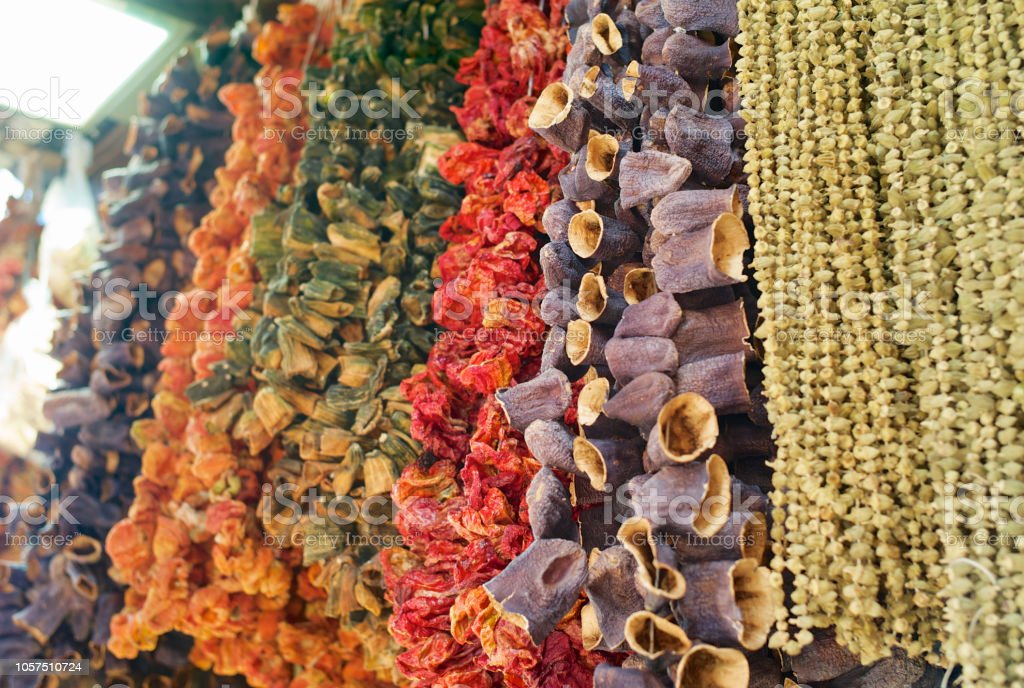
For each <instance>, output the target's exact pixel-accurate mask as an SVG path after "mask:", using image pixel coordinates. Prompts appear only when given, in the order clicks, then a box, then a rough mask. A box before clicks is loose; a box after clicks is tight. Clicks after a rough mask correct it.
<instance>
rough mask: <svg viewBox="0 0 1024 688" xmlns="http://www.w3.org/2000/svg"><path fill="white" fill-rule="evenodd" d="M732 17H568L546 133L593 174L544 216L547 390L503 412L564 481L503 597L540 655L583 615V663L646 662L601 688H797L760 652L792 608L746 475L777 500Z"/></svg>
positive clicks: (565, 180)
mask: <svg viewBox="0 0 1024 688" xmlns="http://www.w3.org/2000/svg"><path fill="white" fill-rule="evenodd" d="M713 5H714V7H706V6H701V5H699V4H698V3H691V2H647V3H637V4H636V5H632V4H628V5H614V6H612V5H608V6H606V5H605V4H603V3H589V4H588V3H578V4H573V3H570V5H569V7H568V8H567V19H568V21H569V25H570V32H571V35H573V36H574V39H573V48H572V51H571V53H570V55H569V58H568V61H567V62H568V66H567V69H566V74H565V77H564V80H563V81H562V82H558V83H555V84H552V85H550V86H548V87H547V88H545V89H544V91H543V92H542V93H541V95H540V98H539V100H538V103H537V104H536V106H535V107H534V109H533V111H532V113H531V116H530V121H529V123H530V126H531V127H532V128H533V129H534V130H535V131H536V132H538V133H539V134H540V135H541V136H543V137H544V138H545V139H546V140H547V141H548V142H550V143H552V144H554V145H557V146H559V147H561V148H563V149H564V150H566V151H567V152H570V153H572V154H573V157H572V159H571V162H570V164H569V166H568V167H566V168H565V169H564V170H563V171H562V172H561V174H560V175H559V177H560V182H561V188H562V192H563V194H564V195H565V200H563V201H560V202H558V203H556V204H555V205H553V206H551V208H550V209H549V211H548V212H547V213H546V214H545V217H544V225H545V229H546V230H547V233H548V235H549V236H550V237H551V239H552V242H551V243H550V244H548V245H547V246H545V247H544V249H543V250H542V252H541V265H542V267H543V270H544V279H545V282H546V284H547V287H548V288H549V289H550V290H551V291H550V292H549V293H548V295H547V296H546V297H545V299H544V302H543V304H542V305H541V314H542V317H544V319H545V321H546V323H547V324H548V325H549V326H551V327H552V336H550V337H549V339H548V344H549V346H548V347H547V348H546V350H545V355H544V360H543V362H542V365H541V373H540V375H539V376H537V377H535V378H534V379H533V380H530V381H527V382H521V383H520V384H518V385H516V386H512V387H509V388H506V389H502V390H499V391H498V395H497V396H498V399H499V401H500V404H501V406H502V408H503V411H504V412H505V413H506V415H507V416H508V418H509V420H510V422H511V423H512V425H513V426H514V427H516V428H518V429H520V430H522V431H524V434H525V439H526V442H527V444H528V446H529V449H530V450H531V452H532V454H533V455H534V456H535V457H536V458H537V459H538V460H539V461H540V463H541V464H542V465H543V466H544V468H542V470H541V471H540V472H539V473H537V475H536V476H535V477H534V479H533V481H532V483H531V485H530V488H529V490H528V498H527V499H528V506H529V519H530V526H531V530H532V534H533V536H534V541H533V544H531V545H530V547H529V548H528V549H527V550H526V551H525V552H523V553H522V554H521V555H520V556H519V557H517V558H516V559H515V560H514V561H513V562H512V563H511V564H510V565H509V566H508V568H507V569H505V571H503V572H501V573H500V574H499V575H497V576H495V577H494V578H493V579H492V580H490V581H489V582H487V583H486V585H485V589H486V591H487V593H488V601H489V603H490V604H491V605H492V606H493V607H494V608H495V609H496V610H497V611H498V612H499V613H500V614H501V616H502V617H504V618H505V619H507V620H509V621H512V622H513V623H515V624H517V625H519V626H521V627H523V628H525V630H526V631H527V633H529V635H530V636H531V638H532V639H533V640H534V641H535V642H540V641H542V640H543V639H544V638H545V637H546V635H547V634H548V633H550V630H551V628H552V627H553V626H554V625H555V624H556V623H558V621H559V620H560V619H561V618H562V617H563V616H564V615H566V614H570V616H576V615H577V614H578V617H577V618H578V619H579V622H580V624H581V630H582V640H583V644H584V647H585V648H587V649H588V650H595V651H606V652H620V653H622V652H624V653H628V654H629V657H628V659H627V660H626V662H625V663H624V664H623V666H621V667H620V666H616V664H617V663H618V662H609V663H605V664H602V665H600V666H599V667H598V668H597V671H596V672H595V674H594V685H600V686H620V685H636V686H641V685H643V686H656V685H659V686H660V685H676V686H719V685H722V686H724V685H730V686H732V685H748V684H750V685H775V684H777V683H779V682H780V681H781V677H782V674H781V666H780V665H779V663H778V661H777V660H776V659H774V658H773V657H771V656H770V655H767V654H763V653H761V652H760V650H761V649H762V648H763V647H764V646H765V644H766V641H767V638H768V631H769V630H770V627H771V622H772V619H773V618H774V617H773V614H774V612H773V609H774V607H775V606H776V605H777V604H778V600H779V599H780V597H781V584H780V583H779V582H776V581H774V580H773V578H772V576H771V574H770V571H769V570H768V569H767V568H766V567H764V566H762V565H761V563H762V562H761V560H762V558H763V556H764V553H765V550H766V547H767V518H766V514H765V507H766V505H767V499H766V498H765V497H764V495H763V493H761V492H760V490H759V488H758V487H757V486H755V485H753V484H745V483H743V482H742V481H741V480H739V479H737V478H736V477H734V476H731V475H730V465H731V467H732V469H733V470H734V471H736V472H740V473H742V474H744V475H745V476H749V477H750V479H752V480H757V481H759V482H761V483H762V484H763V483H764V482H765V481H766V474H765V471H764V460H765V459H766V458H768V457H770V455H771V451H772V447H771V443H770V440H769V434H770V430H769V429H768V428H766V427H764V425H765V419H764V418H763V414H762V413H760V411H759V404H758V398H757V393H756V389H754V388H755V387H756V384H757V376H758V365H757V363H756V356H755V353H754V350H753V349H752V348H751V346H750V344H749V343H748V342H747V338H748V337H749V329H748V323H747V320H748V316H747V310H746V309H745V307H744V301H743V299H744V297H745V296H748V293H747V291H746V290H745V289H744V288H743V286H742V283H743V282H744V281H745V280H746V277H745V275H744V270H743V253H744V251H745V250H746V249H747V248H749V239H748V234H747V228H746V227H745V226H744V223H743V220H742V218H743V213H744V210H743V203H742V200H741V199H742V196H744V195H745V193H744V189H743V188H741V187H739V186H737V183H738V182H742V181H743V177H742V174H741V173H740V172H739V171H738V168H739V164H738V154H739V153H738V151H741V150H742V144H741V142H740V141H739V140H738V139H737V137H736V136H735V130H736V128H741V127H742V123H741V122H740V120H738V118H736V117H735V111H736V110H737V109H738V107H739V104H738V102H737V100H736V93H735V88H734V84H733V80H732V38H733V37H735V36H736V34H737V32H738V27H737V26H736V21H737V19H736V8H735V5H731V4H730V3H728V2H722V3H713ZM712 93H714V94H716V95H711V94H712ZM723 106H724V113H723V112H722V110H723ZM715 108H718V109H719V112H717V113H715V114H717V116H712V114H709V113H711V112H713V111H714V109H715ZM734 142H736V146H737V148H736V150H735V151H734V146H733V143H734ZM752 389H754V393H753V394H752V391H751V390H752ZM570 405H571V406H570ZM564 421H573V424H574V425H576V427H575V428H572V427H571V426H570V425H569V424H567V423H565V422H564ZM723 457H725V458H724V459H723ZM727 462H728V464H727ZM556 471H557V473H556ZM558 475H567V477H568V480H569V489H567V488H566V487H565V484H564V482H563V480H562V479H560V478H559V477H558ZM679 499H683V500H689V501H692V502H693V504H691V505H690V506H689V509H688V510H686V513H680V512H679V510H678V509H673V508H666V507H668V506H669V505H671V504H673V503H675V502H673V500H676V501H678V500H679ZM689 501H688V502H687V503H689ZM713 503H717V504H718V505H719V508H718V511H717V513H716V514H714V515H713V516H712V514H710V513H708V511H709V508H710V505H711V504H713ZM574 516H575V517H576V518H575V519H574ZM575 521H578V523H577V522H575ZM582 592H585V593H586V597H585V605H584V606H582V607H579V600H580V596H581V593H582ZM577 608H578V612H574V610H575V609H577Z"/></svg>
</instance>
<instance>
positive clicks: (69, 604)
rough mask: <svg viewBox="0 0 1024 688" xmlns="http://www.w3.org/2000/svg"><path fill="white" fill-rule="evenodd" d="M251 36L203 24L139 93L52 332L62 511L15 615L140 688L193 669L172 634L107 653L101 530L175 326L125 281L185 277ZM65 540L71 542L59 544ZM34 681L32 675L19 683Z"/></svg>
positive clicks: (46, 644) (135, 463) (52, 399)
mask: <svg viewBox="0 0 1024 688" xmlns="http://www.w3.org/2000/svg"><path fill="white" fill-rule="evenodd" d="M246 39H247V37H246V36H235V37H231V36H229V35H228V34H227V33H224V32H214V33H212V34H210V35H209V36H207V37H206V38H205V39H204V45H202V46H201V47H202V52H203V54H204V55H205V60H206V62H205V64H203V65H200V64H198V63H197V61H196V59H195V54H194V52H193V51H192V50H189V51H187V52H185V53H183V54H182V55H181V56H179V57H178V58H177V59H176V60H175V62H174V63H173V64H172V65H171V66H170V67H169V68H168V69H167V70H166V71H165V73H164V74H163V75H162V77H161V79H160V80H159V81H158V82H157V84H156V85H155V86H154V88H153V90H152V91H151V92H150V93H149V94H147V95H146V96H145V97H144V98H143V101H142V115H141V116H140V117H139V118H138V119H137V120H136V121H135V122H134V123H133V127H132V131H131V135H130V137H129V141H128V144H127V152H128V154H129V155H130V156H131V157H130V161H129V164H128V166H127V167H126V168H123V169H116V170H109V171H107V172H106V173H104V175H103V188H102V191H101V209H100V210H101V213H100V214H101V217H102V219H103V223H104V237H103V241H104V243H103V244H102V245H101V247H100V257H101V262H100V263H99V266H98V267H97V268H96V270H95V271H94V272H93V274H92V275H91V278H92V279H91V281H90V283H89V284H87V285H85V297H86V298H85V300H86V304H85V308H83V309H81V310H73V311H69V312H65V313H64V314H63V317H62V324H61V327H60V329H59V330H58V333H57V335H56V338H55V342H54V355H55V356H56V357H57V358H58V359H59V360H60V361H61V363H62V369H61V372H60V379H61V381H62V384H63V385H64V387H63V388H62V389H58V390H56V391H54V392H53V393H51V394H50V395H48V397H47V399H46V401H45V404H44V413H45V414H46V415H47V416H48V417H49V418H50V419H51V420H52V421H53V422H54V423H55V425H56V426H57V433H55V434H43V435H40V437H39V439H38V441H37V445H36V450H37V451H38V452H39V453H41V454H42V455H44V456H45V457H47V459H49V461H50V465H51V466H52V472H51V473H50V479H49V482H50V483H52V484H54V485H55V486H57V487H58V488H59V490H60V492H59V497H60V499H61V505H63V506H64V507H65V508H58V506H57V504H53V503H49V504H48V505H47V507H46V508H47V509H49V510H50V516H51V518H50V519H48V521H47V523H46V525H44V526H41V527H39V528H37V529H35V530H34V532H33V533H32V535H33V536H34V537H35V539H36V540H37V541H38V542H37V543H33V544H31V545H30V547H29V549H28V551H27V553H26V557H25V559H24V560H23V561H21V562H19V564H20V565H21V566H24V568H23V569H16V570H12V574H11V576H9V577H8V578H9V580H15V579H17V580H19V581H21V582H24V583H26V584H27V585H28V586H30V588H28V589H26V588H23V590H24V591H25V595H26V599H27V602H28V604H27V606H26V607H25V608H24V609H22V610H21V611H19V612H17V613H16V614H14V615H13V617H12V622H13V624H14V626H15V627H17V628H21V629H23V630H24V631H26V632H27V633H28V634H29V635H31V636H32V637H33V638H34V639H35V641H36V642H37V643H38V644H39V645H40V646H41V648H40V649H39V650H38V654H37V653H35V652H33V653H31V654H36V656H38V657H41V658H52V659H82V660H87V661H89V662H91V668H92V671H93V674H92V677H93V679H94V680H95V679H100V680H103V681H104V682H110V683H124V684H127V685H138V683H139V681H140V680H141V677H143V676H149V677H150V678H149V679H148V680H149V684H152V685H163V684H166V685H170V683H171V681H172V678H171V677H174V676H176V677H177V678H176V679H175V680H188V674H189V673H190V671H191V670H190V668H189V663H188V654H189V644H190V643H189V640H188V638H186V637H184V636H182V635H180V634H177V635H174V636H169V637H167V638H164V639H163V640H162V641H161V642H160V643H159V644H157V643H156V642H154V643H152V644H151V645H150V647H149V648H147V649H148V650H152V652H149V651H147V652H144V653H142V654H136V655H134V656H133V657H132V658H130V661H126V660H124V659H121V658H118V657H116V656H114V655H112V654H110V653H108V651H107V641H108V639H109V637H110V628H109V627H110V622H111V619H112V617H113V615H114V614H115V612H117V611H118V610H119V609H120V608H121V606H122V604H123V600H122V597H123V595H130V592H129V593H123V592H122V591H121V589H120V588H119V584H120V583H121V581H120V580H119V579H118V578H117V577H116V575H113V574H112V573H110V572H109V570H108V569H109V560H108V558H107V557H108V555H111V554H112V552H110V551H109V550H107V551H104V548H103V541H104V538H105V537H106V536H107V534H108V531H110V530H111V528H112V526H113V525H114V524H115V522H116V521H117V519H118V518H121V517H122V516H124V515H125V514H126V513H128V512H130V511H131V510H132V509H134V508H137V506H138V505H139V503H140V502H141V503H143V504H144V503H145V502H146V498H147V496H146V495H145V494H144V490H143V489H141V488H140V486H139V485H138V484H136V483H135V482H134V479H135V478H136V476H137V475H138V473H139V469H140V462H141V459H140V456H139V451H138V448H137V446H136V444H135V443H134V442H133V439H132V437H131V435H130V425H131V423H132V421H133V420H134V419H137V418H141V417H146V416H149V415H150V414H151V413H154V412H157V411H155V410H154V404H153V403H152V402H151V398H152V395H153V393H154V391H155V390H154V388H155V386H156V383H157V375H158V367H159V359H160V357H159V347H160V341H161V336H162V333H163V332H166V331H170V332H173V331H174V329H175V321H174V320H173V319H169V320H167V321H166V322H165V321H164V320H162V318H161V317H159V316H158V315H154V311H155V310H156V309H154V308H153V306H154V304H153V303H152V302H150V303H139V302H138V301H137V298H136V297H137V294H132V293H130V292H131V291H132V290H134V289H135V288H136V287H139V286H141V285H145V286H146V287H147V288H148V289H149V290H150V291H149V293H150V294H153V293H154V291H155V293H157V294H160V293H162V292H163V291H165V290H168V289H170V288H172V287H174V286H177V285H180V284H181V283H183V282H184V281H185V280H186V279H187V273H188V272H189V270H190V269H191V262H190V261H189V259H188V257H187V256H186V255H185V254H184V253H183V251H182V250H181V241H182V239H183V236H184V234H186V233H187V232H188V231H189V230H190V229H191V228H192V225H193V223H194V222H196V221H198V219H199V217H200V216H201V215H202V214H203V213H205V212H206V211H207V210H208V209H209V200H208V193H209V182H210V181H211V180H212V177H213V173H214V169H215V167H216V165H217V164H218V163H219V161H220V160H221V159H222V157H223V153H224V150H225V149H226V147H227V142H228V127H229V124H230V116H229V114H228V113H227V112H226V111H225V110H224V108H223V106H222V105H221V104H220V103H218V102H217V99H216V90H217V88H218V87H219V86H220V85H221V84H223V83H226V82H230V81H233V80H238V79H244V78H248V77H249V76H251V74H252V72H253V66H252V64H251V62H250V60H249V58H248V57H247V55H246V44H245V41H246ZM90 296H91V298H90ZM161 328H164V329H161ZM41 487H42V488H45V489H44V491H43V492H42V494H46V497H44V499H47V498H52V497H53V495H52V494H49V490H48V488H49V485H45V486H41ZM133 488H134V489H133ZM72 498H73V499H72ZM133 500H134V501H133ZM130 505H131V506H130ZM59 538H64V539H65V540H67V539H70V543H65V545H66V546H64V547H61V546H60V545H59V544H57V543H59V542H60V540H59ZM47 543H51V544H47ZM5 656H9V655H5ZM29 656H30V654H20V655H15V656H14V657H13V658H21V659H25V658H27V657H29ZM196 678H197V679H198V677H196ZM41 680H42V677H31V678H26V679H25V685H36V683H38V682H39V681H41ZM54 680H56V679H54V678H53V677H49V678H48V679H47V681H54ZM67 680H69V681H71V680H73V679H71V678H69V679H67Z"/></svg>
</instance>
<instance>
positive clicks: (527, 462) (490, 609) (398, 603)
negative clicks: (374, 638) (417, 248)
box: [385, 0, 600, 686]
mask: <svg viewBox="0 0 1024 688" xmlns="http://www.w3.org/2000/svg"><path fill="white" fill-rule="evenodd" d="M562 10H563V8H562V6H561V5H558V4H556V5H555V6H553V7H551V8H550V9H544V8H543V6H541V7H538V6H537V5H535V4H532V3H524V2H514V1H509V0H506V1H505V2H500V3H498V4H496V5H493V6H491V7H490V8H489V9H488V10H487V13H486V19H487V23H488V25H487V27H485V29H484V36H483V39H482V40H481V45H480V49H479V50H478V51H477V54H476V55H475V56H474V57H473V58H472V59H470V60H466V61H465V62H464V64H463V66H462V69H461V70H460V76H459V78H460V80H462V81H463V82H464V83H466V84H467V85H468V86H469V90H468V91H467V94H466V104H465V106H464V107H463V108H458V109H456V113H457V115H458V117H459V121H460V124H461V125H462V127H463V130H464V131H465V132H466V134H467V138H469V139H470V142H469V143H466V144H463V145H461V146H458V147H456V148H454V149H453V150H452V151H451V152H450V153H449V154H448V155H447V156H446V157H445V158H444V159H442V161H441V168H442V172H443V173H444V174H445V175H446V177H447V178H448V179H449V180H450V181H452V182H455V183H463V184H465V186H466V191H467V197H466V199H465V200H464V201H463V204H462V209H461V211H460V212H459V213H458V214H457V215H455V216H454V217H452V218H451V219H450V220H448V222H447V223H446V224H445V227H444V228H443V233H444V237H445V238H446V239H448V240H449V241H450V242H451V245H450V247H449V248H448V250H447V251H446V252H445V254H444V255H443V256H441V258H440V260H439V266H440V273H441V287H440V289H439V290H438V291H437V292H436V294H435V295H434V316H435V318H436V320H437V322H438V323H439V324H441V325H443V326H445V327H446V328H448V332H445V333H443V335H442V337H441V338H440V339H439V341H438V342H437V343H436V344H435V346H434V348H433V350H432V351H431V356H430V360H429V361H428V364H427V369H426V370H425V371H423V372H422V373H421V374H419V375H417V376H416V377H414V378H413V379H411V380H409V381H407V382H406V383H405V384H404V385H403V388H404V389H405V391H406V392H407V394H408V395H409V397H410V399H411V400H412V402H413V407H414V416H413V422H414V425H413V431H414V436H415V437H416V438H417V439H419V440H421V441H422V442H423V443H424V449H425V450H426V451H425V453H424V455H423V457H422V458H421V460H420V461H418V462H417V463H416V464H414V465H412V466H410V467H409V468H407V469H406V471H405V472H404V473H403V475H402V477H401V478H400V479H399V481H398V483H397V485H396V486H395V489H394V491H393V494H394V496H395V500H396V504H397V507H398V521H397V524H398V528H399V530H400V532H401V533H402V535H403V536H404V537H405V544H406V547H407V548H408V549H407V550H392V551H390V552H388V553H387V554H386V558H385V573H386V574H387V575H388V586H387V587H388V590H389V594H390V595H391V596H392V598H393V599H394V600H395V609H396V611H395V616H394V617H393V619H392V624H391V626H392V632H393V634H394V635H395V637H396V638H397V639H398V640H399V642H400V643H401V644H402V645H403V646H404V647H406V648H407V649H406V652H405V653H403V654H402V655H401V656H400V657H399V666H400V668H401V670H402V672H403V673H404V674H405V675H406V676H408V677H410V678H412V679H414V680H415V681H416V685H424V686H426V685H431V686H435V685H446V686H456V685H472V686H492V685H524V686H526V685H529V686H542V685H543V686H566V685H573V686H587V685H591V683H592V678H591V672H592V670H593V667H594V665H595V663H596V662H598V661H600V657H599V656H597V655H593V654H590V653H587V652H586V651H585V650H584V649H583V647H582V639H581V635H580V634H581V630H580V625H579V622H578V620H569V621H568V622H567V623H566V624H564V625H562V626H560V627H559V628H558V629H557V630H555V631H554V632H553V633H551V634H550V635H549V636H548V637H547V638H546V639H545V640H543V642H541V643H539V645H538V644H535V643H534V642H533V640H532V639H531V638H530V636H529V635H528V634H527V633H526V631H524V630H523V629H522V628H520V627H518V626H517V625H516V624H514V623H510V622H509V621H508V620H507V619H503V618H501V617H500V615H499V614H498V611H497V609H496V608H495V607H494V606H493V605H492V604H491V603H490V601H489V599H488V597H487V594H486V591H485V590H484V589H483V587H482V584H483V583H484V582H485V581H486V580H487V579H489V578H491V577H492V576H493V575H494V574H495V573H497V572H498V571H500V570H501V569H503V568H504V567H505V566H506V565H507V564H508V562H509V561H510V560H511V559H513V558H514V557H515V556H516V555H518V554H519V553H520V552H522V551H523V550H524V549H525V548H526V547H527V546H528V545H529V543H530V540H531V539H532V536H531V534H530V532H529V530H528V527H527V523H526V513H525V512H526V503H527V500H528V495H527V487H528V485H529V480H530V479H531V478H532V476H533V475H534V473H535V472H536V470H537V465H536V463H535V462H534V461H533V460H532V459H531V457H530V456H529V453H528V451H527V449H526V446H525V443H524V441H523V439H522V437H521V435H520V434H519V432H518V431H517V430H516V429H515V428H514V427H513V425H512V424H510V423H509V422H508V419H507V418H506V417H505V416H504V414H503V412H502V411H501V410H500V408H499V405H498V404H497V403H496V398H495V396H494V394H495V392H496V390H497V389H498V388H500V387H502V386H505V385H507V384H509V383H511V382H512V381H514V380H516V379H522V380H525V379H529V378H531V377H534V376H535V375H536V372H537V366H538V364H539V359H540V357H541V354H542V351H543V348H544V344H543V339H542V337H541V336H540V335H541V334H542V333H543V332H544V330H545V329H546V328H545V325H544V323H543V322H542V321H541V320H540V318H539V317H538V314H537V313H536V311H535V309H534V308H531V307H530V305H529V304H530V303H531V302H532V303H533V304H536V303H537V302H538V301H539V299H540V297H541V296H542V295H543V293H544V291H545V286H544V285H543V284H542V283H540V277H541V269H540V265H539V263H538V262H537V260H536V258H535V256H536V250H537V245H538V242H537V238H536V237H537V234H536V232H541V231H543V224H542V222H541V218H542V216H543V212H544V210H545V209H546V208H547V207H548V206H549V204H550V202H551V201H552V200H553V186H554V183H555V175H556V174H557V172H558V171H559V170H560V169H561V168H562V167H563V166H564V164H565V160H566V158H565V156H564V154H562V153H560V152H559V151H558V150H557V149H554V148H549V147H548V146H547V145H546V144H544V143H543V141H542V140H541V139H539V138H538V137H537V136H535V135H534V134H532V133H531V132H530V131H529V129H528V126H527V121H526V120H527V118H528V116H529V112H530V110H531V109H532V107H533V104H534V103H535V101H536V94H537V93H539V92H540V91H541V89H543V88H544V87H545V86H546V85H547V84H548V83H550V82H551V81H553V80H554V79H556V78H557V77H558V76H559V75H560V74H561V72H562V69H563V67H564V62H563V57H564V55H565V50H566V47H567V44H566V39H565V30H564V29H563V28H561V27H560V26H559V24H560V23H561V16H562ZM524 304H525V305H524ZM520 429H521V428H520ZM557 621H558V619H554V622H557ZM552 625H554V624H552ZM549 630H550V629H549Z"/></svg>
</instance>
